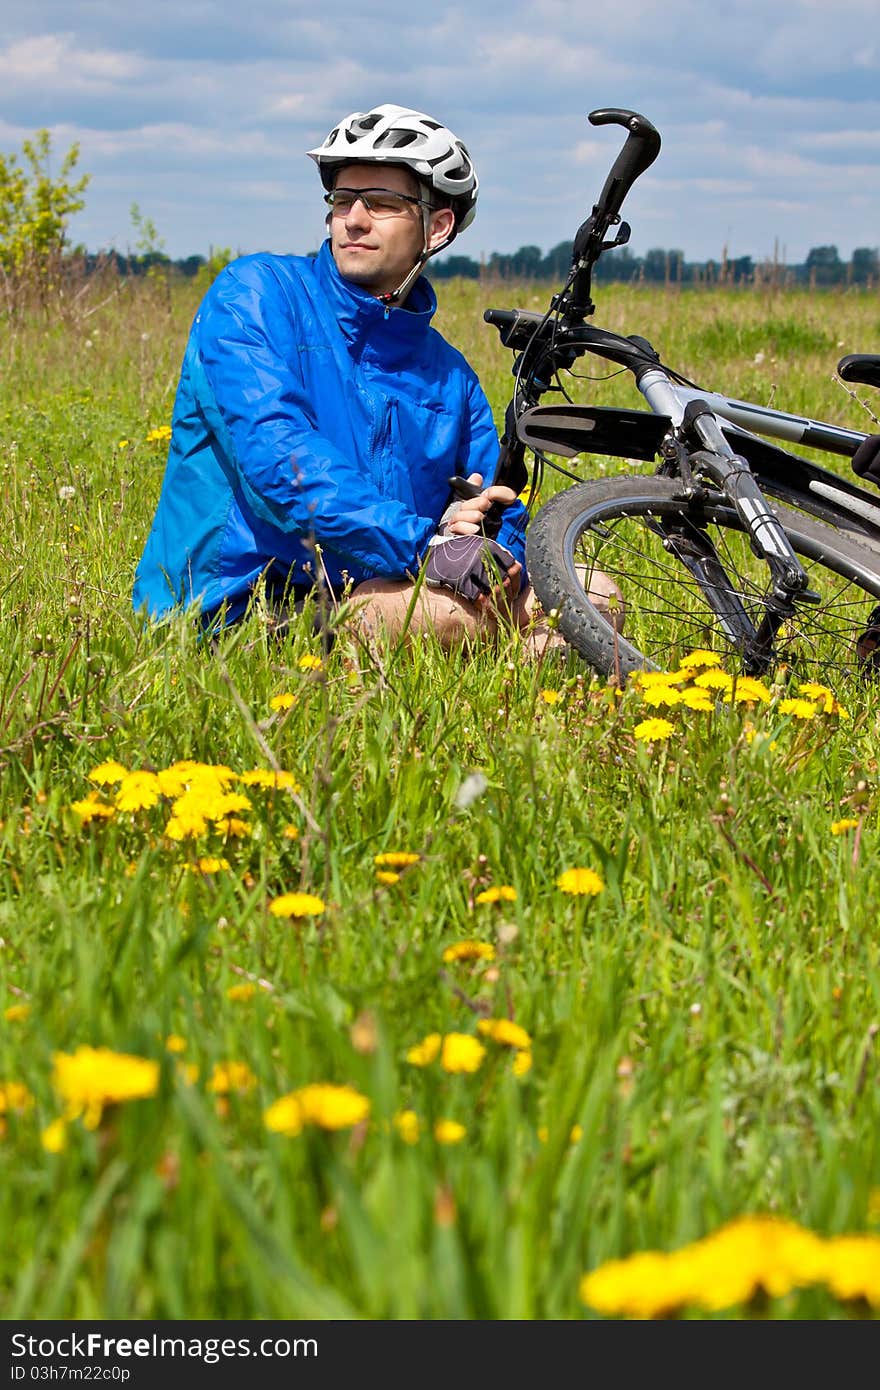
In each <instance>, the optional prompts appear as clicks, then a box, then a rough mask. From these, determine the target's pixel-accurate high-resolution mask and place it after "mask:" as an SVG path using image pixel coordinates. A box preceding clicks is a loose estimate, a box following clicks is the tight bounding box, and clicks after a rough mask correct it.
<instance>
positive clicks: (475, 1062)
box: [440, 1033, 486, 1075]
mask: <svg viewBox="0 0 880 1390" xmlns="http://www.w3.org/2000/svg"><path fill="white" fill-rule="evenodd" d="M485 1055H486V1049H485V1047H484V1046H483V1044H482V1043H481V1042H480V1041H479V1040H478V1039H477V1038H474V1037H471V1035H470V1033H447V1034H446V1035H445V1037H444V1039H443V1045H442V1048H441V1052H440V1065H441V1067H442V1068H443V1070H444V1071H448V1072H452V1073H453V1074H455V1075H460V1074H462V1073H472V1072H475V1071H479V1069H480V1066H481V1064H482V1061H483V1058H484V1057H485Z"/></svg>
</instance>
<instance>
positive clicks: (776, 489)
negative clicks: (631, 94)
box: [484, 108, 880, 684]
mask: <svg viewBox="0 0 880 1390" xmlns="http://www.w3.org/2000/svg"><path fill="white" fill-rule="evenodd" d="M588 119H589V121H590V122H591V123H592V124H593V125H606V124H617V125H621V126H623V127H625V128H626V130H627V139H626V142H625V144H624V145H623V147H622V148H621V150H620V152H619V154H618V156H617V159H616V161H615V163H614V165H613V167H612V169H611V171H610V173H609V174H608V176H607V178H606V180H605V184H604V186H603V188H602V192H601V194H600V196H599V200H598V202H597V203H596V204H595V205H594V206H593V209H592V211H591V213H590V214H589V215H588V217H587V218H586V219H585V221H584V222H583V223H582V224H581V226H580V228H579V229H578V232H577V234H576V236H575V240H574V244H573V251H572V261H571V271H570V273H569V276H568V278H567V280H566V283H565V285H564V286H563V288H562V290H561V291H560V292H559V293H558V294H555V295H554V296H553V297H552V299H551V302H550V306H549V308H548V309H547V311H546V312H545V313H543V314H540V313H536V312H534V311H528V310H520V309H487V310H486V311H485V313H484V319H485V320H486V322H488V323H490V324H492V325H493V326H494V327H495V328H497V329H498V331H499V333H500V336H501V342H502V344H503V345H504V346H505V347H508V348H510V349H511V350H512V351H513V352H514V354H515V360H514V367H513V370H514V374H515V378H516V380H515V386H514V391H513V394H512V397H511V400H510V403H509V404H508V407H507V411H506V415H505V427H504V433H503V436H502V440H501V458H500V463H499V471H498V474H497V477H496V481H498V482H506V483H508V484H509V485H511V486H513V487H514V488H515V490H516V491H517V492H520V493H525V490H526V488H527V485H528V484H529V468H528V467H527V465H526V462H525V456H526V450H531V451H532V453H533V454H534V464H533V467H532V470H531V486H530V489H529V491H528V496H527V502H528V506H529V510H530V511H532V509H533V507H534V500H535V497H536V494H537V491H538V488H539V486H540V483H541V479H542V474H543V469H544V467H545V466H546V465H550V466H552V467H554V468H562V471H563V472H567V470H566V469H565V468H564V467H563V466H562V465H560V464H558V463H554V462H553V459H552V458H550V457H549V455H554V456H555V457H556V458H560V457H562V458H566V457H567V458H574V457H576V456H577V455H579V454H582V453H591V454H603V455H611V456H614V457H619V458H621V459H627V460H634V461H636V462H640V461H644V462H654V464H655V472H654V473H653V475H641V474H639V475H627V474H621V475H611V476H607V477H605V478H603V479H601V480H588V481H579V480H578V479H577V476H576V475H575V474H572V473H568V476H569V477H570V478H572V479H573V484H572V485H571V486H569V487H566V488H564V489H563V490H561V491H560V492H558V493H557V494H556V495H555V496H553V497H552V498H551V499H550V500H549V501H547V502H546V503H545V504H544V505H543V506H541V507H539V508H538V509H537V510H536V511H535V513H534V515H533V516H532V517H531V519H530V522H529V525H528V529H527V532H526V562H527V566H528V570H529V574H530V577H531V581H532V584H533V586H534V589H535V593H536V595H537V597H538V599H539V600H540V603H541V606H542V608H543V609H544V611H545V612H546V613H548V614H550V615H551V616H552V617H553V618H554V620H555V621H557V622H558V628H559V631H560V632H561V633H562V635H563V637H564V638H565V639H566V641H567V642H568V643H569V644H570V645H571V646H572V647H574V649H575V650H576V651H577V652H578V653H579V654H580V655H581V656H582V657H583V658H584V659H585V661H586V662H587V663H588V664H589V665H590V666H592V667H593V668H594V670H595V671H596V672H598V673H599V674H600V675H603V676H606V677H611V678H613V679H614V680H615V681H616V682H617V683H618V684H623V682H624V681H625V680H626V678H627V677H628V676H630V675H632V674H633V673H634V672H636V671H643V670H659V669H668V668H669V666H670V663H674V662H675V661H677V660H680V659H681V657H682V656H684V655H686V654H687V653H688V652H689V651H692V650H693V649H694V648H701V649H706V648H708V649H710V650H714V651H717V652H719V653H720V654H722V655H724V656H726V657H728V658H731V659H733V660H734V661H736V662H737V663H738V665H739V668H740V669H741V670H742V672H743V673H745V674H747V675H753V676H759V675H763V674H766V673H768V672H769V671H771V670H773V669H775V668H776V667H778V666H779V665H780V664H785V665H787V666H789V667H790V668H792V669H794V670H797V671H798V673H799V674H800V675H801V676H802V677H803V676H808V675H818V674H819V673H821V674H826V673H828V672H830V671H832V670H836V671H837V672H840V671H855V670H864V669H865V668H864V666H863V665H861V666H860V664H859V661H858V657H857V651H856V648H857V639H858V637H859V636H860V635H864V631H865V629H866V627H870V625H871V624H877V623H880V604H878V600H880V499H877V498H875V496H874V495H873V494H872V493H870V492H868V491H867V489H866V488H863V487H861V486H859V484H858V483H857V482H855V481H850V480H849V479H848V478H845V477H842V476H839V475H838V474H837V473H836V472H834V471H833V470H831V469H826V468H823V467H821V466H820V465H818V464H816V463H814V462H811V461H809V460H807V459H805V458H802V457H800V456H799V455H797V454H796V453H793V452H791V451H790V450H788V449H787V448H784V447H782V445H780V444H774V443H771V442H770V441H769V440H768V439H767V438H765V437H763V436H770V439H778V440H782V441H785V442H786V443H794V444H798V443H800V444H801V445H802V446H803V447H805V448H807V447H808V448H812V449H818V450H821V451H825V452H829V453H834V454H840V455H844V456H850V457H851V456H852V455H853V453H855V451H856V449H857V448H858V446H859V445H860V444H861V443H862V441H863V440H864V439H865V438H866V435H865V434H864V433H862V432H859V431H856V430H848V429H843V428H840V427H838V426H835V425H831V424H827V423H825V422H823V421H817V420H811V419H808V418H806V417H802V416H798V415H790V414H787V413H785V412H783V411H779V410H775V409H771V408H769V407H763V406H759V405H757V404H755V403H753V402H750V401H744V400H738V399H735V398H732V397H730V398H729V397H725V396H723V395H721V394H718V393H716V392H709V391H704V390H702V389H701V388H700V387H699V386H697V384H696V383H694V382H692V381H689V380H688V379H687V378H686V377H684V376H682V375H681V374H680V373H678V372H676V371H675V370H674V369H673V368H671V367H669V366H667V365H665V364H664V363H663V362H662V361H661V358H660V355H659V354H658V352H657V351H656V350H655V349H654V348H653V347H652V345H651V344H650V342H648V341H647V339H645V338H643V337H640V336H637V335H633V336H631V337H624V336H622V335H620V334H617V333H614V332H611V331H609V330H606V329H603V328H600V327H598V326H596V325H594V324H588V323H587V322H586V320H587V318H588V317H589V316H590V315H592V314H593V313H594V310H595V305H594V304H593V302H592V298H591V295H592V272H593V268H594V266H595V264H596V262H597V261H598V259H599V257H600V256H601V255H602V254H603V253H604V252H605V251H607V250H609V249H611V248H612V247H615V246H620V245H623V244H624V243H625V242H626V241H628V240H629V236H630V227H629V224H628V223H626V222H622V221H621V219H620V208H621V206H622V203H623V200H624V198H625V197H626V194H627V193H628V191H629V189H630V188H631V187H632V184H633V183H634V182H635V180H636V178H638V177H639V175H640V174H641V173H643V172H644V170H645V169H647V168H648V167H649V166H650V165H651V164H652V163H653V161H654V159H655V158H656V156H657V154H658V152H659V149H660V135H659V133H658V132H657V130H656V128H655V127H654V126H653V125H652V124H651V122H650V121H648V120H647V119H646V118H645V117H644V116H642V115H640V114H639V113H638V112H634V111H627V110H623V109H618V108H602V109H600V110H597V111H592V112H590V114H589V116H588ZM614 228H616V232H615V234H614V235H613V236H610V234H611V232H612V229H614ZM609 238H610V239H609ZM585 353H592V354H595V355H597V356H598V357H601V358H604V359H606V360H607V361H610V362H612V363H615V364H617V365H619V366H621V367H623V368H626V369H627V370H628V371H630V372H631V373H632V375H633V378H634V381H635V385H636V387H637V388H638V390H639V391H640V392H641V395H642V396H643V397H644V400H645V402H646V403H647V405H648V407H649V409H648V410H644V409H639V410H622V409H617V408H609V407H599V406H590V405H579V404H575V403H574V402H573V401H572V400H571V398H570V396H569V394H568V392H567V391H566V389H565V387H564V386H563V385H562V381H561V375H560V374H561V373H562V372H564V371H568V370H569V369H571V367H572V366H573V364H574V363H575V362H576V361H577V359H578V358H579V357H582V356H583V355H584V354H585ZM838 372H839V374H840V376H841V377H842V378H843V379H844V380H847V381H850V382H853V383H857V382H860V383H864V384H869V385H874V386H880V356H877V355H873V354H871V355H869V354H850V355H848V356H847V357H845V358H842V359H841V361H840V362H839V364H838ZM551 390H552V391H556V392H559V393H561V394H562V395H563V397H564V403H562V404H555V405H542V404H540V401H541V398H542V397H543V396H544V395H545V394H546V393H547V392H549V391H551ZM596 570H601V571H604V573H605V574H606V575H608V576H610V577H611V578H612V579H614V580H615V582H616V583H617V584H618V586H619V587H620V589H621V591H622V592H623V596H624V613H623V615H620V614H615V613H614V612H613V611H610V612H609V611H607V610H606V609H605V608H604V607H603V608H600V607H597V606H595V605H594V604H593V603H592V602H591V601H590V596H589V580H590V576H591V575H592V573H593V572H594V571H596ZM869 610H870V611H869ZM621 616H622V617H623V631H619V630H618V629H619V628H620V627H621V621H620V619H621ZM624 632H625V635H624Z"/></svg>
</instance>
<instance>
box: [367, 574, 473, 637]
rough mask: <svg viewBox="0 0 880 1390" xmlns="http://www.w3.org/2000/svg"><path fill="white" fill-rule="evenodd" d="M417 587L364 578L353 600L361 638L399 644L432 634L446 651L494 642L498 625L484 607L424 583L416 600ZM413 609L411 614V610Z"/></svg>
mask: <svg viewBox="0 0 880 1390" xmlns="http://www.w3.org/2000/svg"><path fill="white" fill-rule="evenodd" d="M415 587H416V586H415V585H414V584H410V583H409V582H408V581H406V580H397V579H367V580H365V581H364V582H363V584H358V586H357V588H356V589H355V590H354V591H353V593H352V595H351V602H352V611H353V617H354V621H355V623H356V625H357V626H358V627H359V628H360V629H361V631H362V632H363V633H364V634H365V635H369V636H371V637H385V638H386V639H390V640H391V641H397V640H398V639H399V638H400V637H402V636H403V635H404V633H406V634H407V636H409V637H416V636H419V635H421V633H423V632H433V633H434V634H435V636H436V637H437V640H438V641H439V642H440V645H441V646H442V647H444V648H445V649H446V650H447V651H448V650H449V649H450V648H451V647H455V646H458V645H459V644H460V643H461V642H469V641H470V642H474V641H486V640H487V639H488V640H490V641H494V640H495V638H496V637H497V635H498V623H497V621H496V619H495V617H494V615H493V613H492V611H491V610H490V609H488V608H480V607H478V606H477V604H475V603H469V602H468V601H467V599H463V598H460V597H459V596H458V594H454V593H453V592H452V590H451V589H432V588H429V587H428V585H427V584H423V585H422V586H421V588H420V590H419V592H418V596H417V597H415V602H413V599H414V595H415ZM410 610H412V611H410Z"/></svg>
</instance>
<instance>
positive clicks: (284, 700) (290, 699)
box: [269, 690, 296, 710]
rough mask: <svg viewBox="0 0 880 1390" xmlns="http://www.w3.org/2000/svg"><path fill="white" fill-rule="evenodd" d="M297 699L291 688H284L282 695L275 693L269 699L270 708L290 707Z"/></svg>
mask: <svg viewBox="0 0 880 1390" xmlns="http://www.w3.org/2000/svg"><path fill="white" fill-rule="evenodd" d="M295 701H296V696H295V695H292V694H291V693H290V691H289V690H282V691H281V694H280V695H273V696H272V698H271V700H270V701H269V708H270V709H274V710H282V709H290V708H291V706H292V705H293V704H294V702H295Z"/></svg>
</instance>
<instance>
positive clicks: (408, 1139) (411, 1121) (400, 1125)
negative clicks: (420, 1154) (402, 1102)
mask: <svg viewBox="0 0 880 1390" xmlns="http://www.w3.org/2000/svg"><path fill="white" fill-rule="evenodd" d="M393 1123H394V1128H395V1129H396V1130H397V1133H398V1134H399V1135H400V1137H401V1139H402V1140H403V1142H404V1144H417V1143H418V1142H419V1135H420V1134H421V1132H422V1126H421V1123H420V1121H419V1117H418V1115H417V1114H416V1112H415V1111H414V1110H400V1111H398V1113H397V1114H396V1115H395V1116H394V1121H393Z"/></svg>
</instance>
